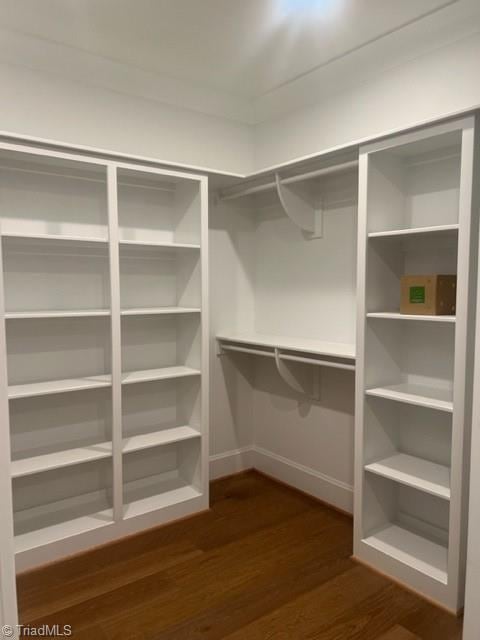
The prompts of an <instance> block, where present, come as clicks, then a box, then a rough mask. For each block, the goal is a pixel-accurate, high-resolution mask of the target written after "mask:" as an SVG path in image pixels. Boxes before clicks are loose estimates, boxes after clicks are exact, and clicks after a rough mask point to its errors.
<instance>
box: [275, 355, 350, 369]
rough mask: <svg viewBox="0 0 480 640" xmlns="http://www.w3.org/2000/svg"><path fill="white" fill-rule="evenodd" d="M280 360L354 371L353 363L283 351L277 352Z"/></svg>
mask: <svg viewBox="0 0 480 640" xmlns="http://www.w3.org/2000/svg"><path fill="white" fill-rule="evenodd" d="M279 358H280V360H289V361H291V362H305V363H307V364H314V365H316V366H317V367H331V368H332V369H345V370H346V371H355V365H354V364H347V363H344V362H332V361H331V360H314V359H313V358H303V357H302V356H290V355H285V354H283V353H280V354H279Z"/></svg>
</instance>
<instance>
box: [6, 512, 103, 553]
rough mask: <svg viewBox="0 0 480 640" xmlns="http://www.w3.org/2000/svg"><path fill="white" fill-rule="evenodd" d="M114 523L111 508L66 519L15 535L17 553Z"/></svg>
mask: <svg viewBox="0 0 480 640" xmlns="http://www.w3.org/2000/svg"><path fill="white" fill-rule="evenodd" d="M112 524H113V512H112V510H111V509H107V510H105V511H99V512H98V513H93V514H91V515H87V516H81V517H79V518H74V519H72V520H66V521H65V522H61V523H58V524H54V525H51V526H49V527H44V528H42V529H36V530H34V531H29V532H28V533H22V534H20V535H16V536H15V553H22V552H23V551H28V550H29V549H35V548H37V547H41V546H42V545H45V544H50V543H52V542H57V541H59V540H63V539H65V538H70V537H71V536H75V535H78V534H81V533H86V532H88V531H93V530H94V529H99V528H101V527H106V526H108V525H112Z"/></svg>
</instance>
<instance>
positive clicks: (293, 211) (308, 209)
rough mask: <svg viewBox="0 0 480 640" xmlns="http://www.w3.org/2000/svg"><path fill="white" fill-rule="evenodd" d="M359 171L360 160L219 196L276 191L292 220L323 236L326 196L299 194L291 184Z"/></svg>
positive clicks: (309, 233) (314, 235)
mask: <svg viewBox="0 0 480 640" xmlns="http://www.w3.org/2000/svg"><path fill="white" fill-rule="evenodd" d="M357 168H358V160H356V159H355V160H349V161H347V162H342V163H339V164H335V165H331V166H328V167H322V168H320V169H315V170H313V171H308V172H304V173H301V174H297V175H293V176H281V175H280V174H279V173H278V172H276V173H275V175H274V177H275V180H273V181H269V182H265V183H263V184H262V183H260V184H251V183H250V186H248V184H247V185H246V186H245V187H243V188H233V189H232V188H230V189H225V190H223V191H221V192H220V193H219V198H220V200H234V199H236V198H241V197H243V196H250V195H254V194H257V193H261V192H263V191H270V190H274V191H276V193H277V196H278V199H279V201H280V206H281V207H282V208H283V210H284V212H285V214H286V215H287V216H288V217H289V218H290V220H291V221H292V222H293V224H294V225H296V226H297V227H298V228H299V229H301V231H302V232H304V233H305V234H307V237H310V238H311V239H313V238H322V237H323V212H324V206H323V200H324V199H323V197H318V196H316V195H313V194H312V193H310V192H309V191H308V192H307V193H303V194H299V193H298V192H297V190H295V189H292V188H291V187H290V185H292V184H294V183H298V182H303V183H308V181H309V180H314V179H315V178H320V177H322V176H327V175H331V174H335V173H343V172H346V171H350V170H354V169H357Z"/></svg>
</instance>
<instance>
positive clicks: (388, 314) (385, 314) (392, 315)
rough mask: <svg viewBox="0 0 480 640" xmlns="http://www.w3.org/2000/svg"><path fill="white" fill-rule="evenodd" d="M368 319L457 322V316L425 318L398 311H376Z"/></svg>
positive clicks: (368, 314) (369, 314) (368, 315)
mask: <svg viewBox="0 0 480 640" xmlns="http://www.w3.org/2000/svg"><path fill="white" fill-rule="evenodd" d="M367 318H383V319H385V320H418V321H421V322H446V323H454V322H456V320H457V318H456V316H425V315H414V314H411V313H399V312H398V311H375V312H372V313H367Z"/></svg>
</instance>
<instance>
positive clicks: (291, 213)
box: [275, 173, 323, 238]
mask: <svg viewBox="0 0 480 640" xmlns="http://www.w3.org/2000/svg"><path fill="white" fill-rule="evenodd" d="M275 182H276V185H277V194H278V197H279V199H280V204H281V205H282V207H283V210H284V211H285V213H286V214H287V216H288V217H289V218H290V220H291V221H292V222H293V223H294V224H295V225H296V226H297V227H299V228H300V229H301V230H302V231H304V232H305V233H307V234H308V235H309V237H310V238H323V208H322V207H321V206H320V207H318V206H315V205H314V204H313V203H311V202H307V200H305V199H304V198H302V197H301V196H299V195H298V194H297V193H295V191H293V190H292V189H291V188H290V187H289V186H287V185H286V184H285V183H284V182H282V179H281V178H280V176H279V175H278V173H276V174H275Z"/></svg>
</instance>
